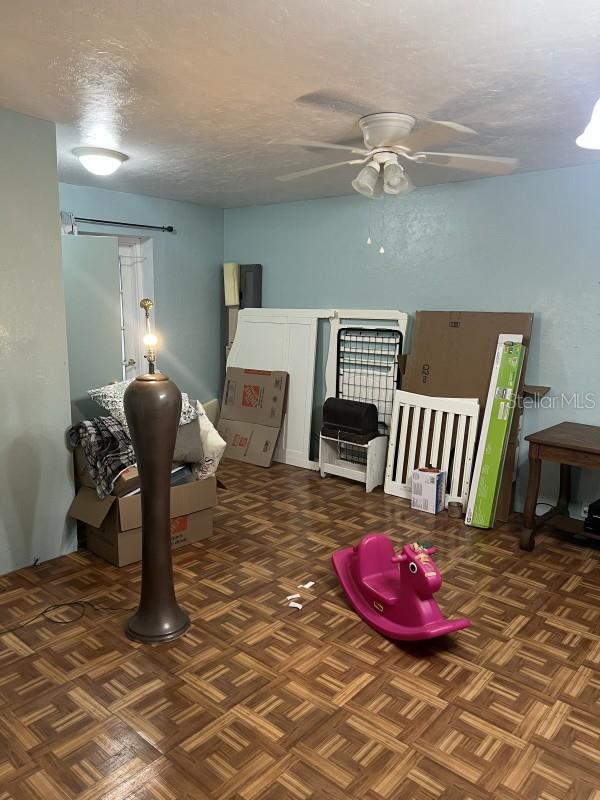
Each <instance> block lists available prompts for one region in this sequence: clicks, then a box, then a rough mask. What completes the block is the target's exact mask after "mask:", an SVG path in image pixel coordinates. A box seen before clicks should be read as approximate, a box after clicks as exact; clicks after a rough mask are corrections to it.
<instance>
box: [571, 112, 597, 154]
mask: <svg viewBox="0 0 600 800" xmlns="http://www.w3.org/2000/svg"><path fill="white" fill-rule="evenodd" d="M575 144H576V145H578V147H583V148H584V149H586V150H600V100H598V101H597V103H596V105H595V106H594V110H593V111H592V116H591V118H590V121H589V122H588V124H587V125H586V126H585V129H584V131H583V133H581V134H580V135H579V136H578V137H577V138H576V139H575Z"/></svg>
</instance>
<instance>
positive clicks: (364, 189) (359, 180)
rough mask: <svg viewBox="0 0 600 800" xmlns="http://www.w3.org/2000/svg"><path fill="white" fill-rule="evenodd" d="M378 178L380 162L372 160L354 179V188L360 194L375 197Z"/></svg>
mask: <svg viewBox="0 0 600 800" xmlns="http://www.w3.org/2000/svg"><path fill="white" fill-rule="evenodd" d="M378 178H379V164H378V163H377V162H376V161H370V162H369V163H368V164H367V165H366V166H365V167H363V168H362V169H361V171H360V172H359V173H358V175H357V176H356V178H355V179H354V180H353V181H352V188H353V189H355V190H356V191H357V192H358V193H359V194H364V195H365V197H373V196H374V194H375V192H376V189H377V179H378Z"/></svg>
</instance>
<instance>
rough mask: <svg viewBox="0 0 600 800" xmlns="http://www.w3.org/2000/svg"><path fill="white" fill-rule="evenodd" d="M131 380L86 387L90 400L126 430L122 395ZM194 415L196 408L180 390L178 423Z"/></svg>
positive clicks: (181, 423) (185, 421) (183, 423)
mask: <svg viewBox="0 0 600 800" xmlns="http://www.w3.org/2000/svg"><path fill="white" fill-rule="evenodd" d="M132 380H135V379H134V378H132V379H131V380H128V381H120V382H119V383H109V384H108V386H100V387H99V388H98V389H88V394H89V396H90V397H91V398H92V400H95V401H96V403H98V405H100V406H102V408H103V409H104V410H105V411H108V413H109V414H110V415H111V417H115V418H116V419H118V420H119V422H121V423H122V424H123V427H124V428H125V430H126V431H128V430H129V428H128V427H127V419H126V418H125V409H124V408H123V395H124V394H125V389H127V387H128V386H129V384H130V383H131V381H132ZM196 417H197V412H196V409H195V408H194V406H193V405H192V404H191V403H190V399H189V397H188V396H187V394H186V393H185V392H182V393H181V418H180V420H179V424H180V425H185V424H186V423H188V422H191V421H192V420H193V419H196Z"/></svg>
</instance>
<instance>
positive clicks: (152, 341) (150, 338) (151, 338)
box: [143, 333, 158, 347]
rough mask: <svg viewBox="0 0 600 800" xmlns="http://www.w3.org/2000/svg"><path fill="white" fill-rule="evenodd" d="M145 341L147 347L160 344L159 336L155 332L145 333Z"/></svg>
mask: <svg viewBox="0 0 600 800" xmlns="http://www.w3.org/2000/svg"><path fill="white" fill-rule="evenodd" d="M143 342H144V344H145V345H146V347H156V345H157V344H158V337H157V336H155V335H154V334H153V333H146V334H144V338H143Z"/></svg>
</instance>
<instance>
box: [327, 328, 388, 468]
mask: <svg viewBox="0 0 600 800" xmlns="http://www.w3.org/2000/svg"><path fill="white" fill-rule="evenodd" d="M401 350H402V333H401V332H400V331H395V330H390V329H389V328H342V329H341V330H340V331H339V333H338V362H337V386H336V395H337V397H342V398H344V399H345V400H360V401H362V402H363V403H374V404H375V406H377V412H378V421H379V433H380V434H382V435H389V430H390V422H391V419H392V406H393V402H394V391H395V390H396V389H397V388H398V384H399V381H398V359H399V355H400V352H401ZM339 457H340V458H341V459H343V460H345V461H351V462H353V463H355V464H365V463H366V459H367V451H366V448H362V447H356V446H355V445H351V444H342V443H340V446H339Z"/></svg>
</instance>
